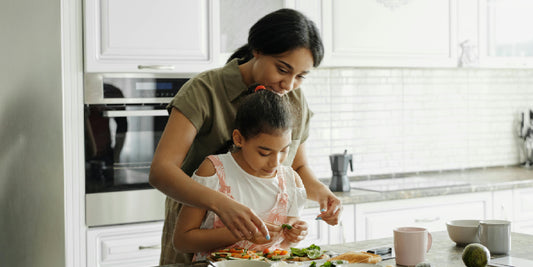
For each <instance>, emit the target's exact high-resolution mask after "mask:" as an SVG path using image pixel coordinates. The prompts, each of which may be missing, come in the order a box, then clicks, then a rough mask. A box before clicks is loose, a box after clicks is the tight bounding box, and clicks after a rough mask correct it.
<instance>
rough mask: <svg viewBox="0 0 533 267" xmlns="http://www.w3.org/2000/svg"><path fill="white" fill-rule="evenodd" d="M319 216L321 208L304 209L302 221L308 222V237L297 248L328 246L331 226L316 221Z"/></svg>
mask: <svg viewBox="0 0 533 267" xmlns="http://www.w3.org/2000/svg"><path fill="white" fill-rule="evenodd" d="M318 214H319V208H318V207H316V208H307V209H304V211H303V213H302V215H301V220H303V221H306V222H307V225H308V230H307V236H306V238H305V239H304V240H302V241H301V242H300V243H299V244H298V245H297V247H308V246H310V245H311V244H315V245H318V246H320V245H325V244H328V242H329V240H328V238H329V233H328V227H329V225H328V224H327V223H325V222H324V221H321V220H316V219H315V218H316V217H317V216H318Z"/></svg>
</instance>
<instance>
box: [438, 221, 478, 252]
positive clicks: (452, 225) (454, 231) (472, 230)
mask: <svg viewBox="0 0 533 267" xmlns="http://www.w3.org/2000/svg"><path fill="white" fill-rule="evenodd" d="M478 227H479V220H453V221H448V222H446V229H447V230H448V236H449V237H450V239H451V240H452V241H453V242H455V243H456V244H457V245H458V246H463V247H464V246H466V245H468V244H470V243H479V237H478Z"/></svg>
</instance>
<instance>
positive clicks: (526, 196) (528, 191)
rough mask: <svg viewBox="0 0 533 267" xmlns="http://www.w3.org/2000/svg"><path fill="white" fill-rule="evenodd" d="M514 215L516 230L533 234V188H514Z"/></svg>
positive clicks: (514, 228) (513, 226)
mask: <svg viewBox="0 0 533 267" xmlns="http://www.w3.org/2000/svg"><path fill="white" fill-rule="evenodd" d="M513 216H514V217H513V220H512V221H513V223H512V224H511V227H512V230H513V231H514V232H519V233H524V234H530V235H533V188H523V189H515V190H514V192H513Z"/></svg>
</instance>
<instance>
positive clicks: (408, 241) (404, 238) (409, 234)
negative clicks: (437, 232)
mask: <svg viewBox="0 0 533 267" xmlns="http://www.w3.org/2000/svg"><path fill="white" fill-rule="evenodd" d="M432 241H433V240H432V236H431V234H430V233H429V232H428V230H427V229H426V228H421V227H398V228H395V229H394V252H395V254H396V264H399V265H405V266H414V265H416V264H418V263H420V262H423V261H425V260H426V254H427V252H428V251H429V249H430V248H431V244H432Z"/></svg>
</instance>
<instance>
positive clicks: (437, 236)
mask: <svg viewBox="0 0 533 267" xmlns="http://www.w3.org/2000/svg"><path fill="white" fill-rule="evenodd" d="M391 231H392V230H391ZM431 234H432V236H433V245H432V247H431V249H430V251H429V252H428V254H427V259H426V262H429V263H431V266H432V267H463V266H465V265H464V263H463V261H462V259H461V255H462V253H463V249H464V247H460V246H456V245H455V242H453V241H452V240H450V238H449V237H448V233H447V232H446V231H440V232H432V233H431ZM393 243H394V242H393V239H392V238H381V239H375V240H365V241H359V242H352V243H346V244H338V245H327V246H326V245H324V246H322V247H323V249H327V250H329V251H331V252H335V253H344V252H347V251H366V250H368V249H371V248H377V247H383V246H390V247H393ZM532 252H533V236H532V235H526V234H520V233H512V234H511V253H510V254H509V256H512V257H518V258H522V259H527V260H531V261H533V253H532ZM505 256H507V255H492V257H493V259H496V258H501V257H505ZM379 265H381V266H387V265H392V266H396V264H395V261H394V259H389V260H385V261H382V262H381V263H380V264H379ZM531 266H533V265H531ZM517 267H530V266H517Z"/></svg>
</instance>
